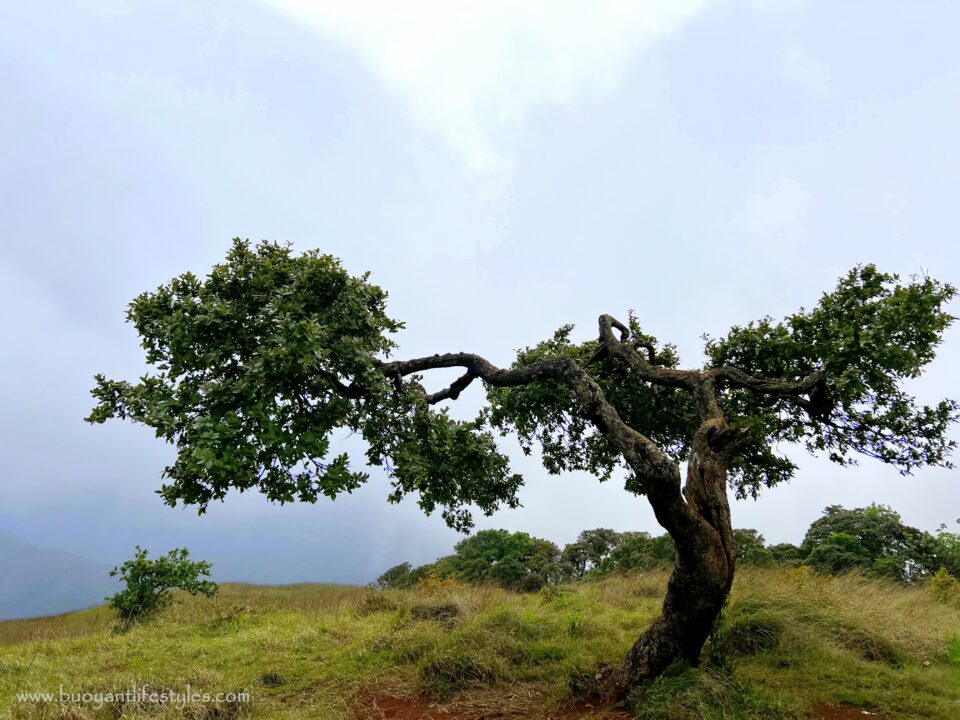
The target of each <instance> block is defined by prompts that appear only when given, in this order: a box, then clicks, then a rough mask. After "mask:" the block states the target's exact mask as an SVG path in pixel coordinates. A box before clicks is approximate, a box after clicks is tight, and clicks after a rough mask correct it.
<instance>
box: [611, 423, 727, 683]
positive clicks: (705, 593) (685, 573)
mask: <svg viewBox="0 0 960 720" xmlns="http://www.w3.org/2000/svg"><path fill="white" fill-rule="evenodd" d="M729 432H731V431H729V430H728V429H727V428H726V427H725V423H724V422H723V420H722V419H711V420H708V421H705V422H704V423H702V424H701V426H700V428H699V430H698V431H697V434H696V436H695V438H694V443H693V449H692V451H691V453H690V458H689V461H688V466H687V481H686V483H685V486H684V488H683V495H684V496H685V500H686V504H687V506H688V507H689V508H690V510H692V511H693V513H694V516H695V521H694V522H692V523H677V522H675V521H674V516H673V515H672V513H671V512H669V505H670V503H669V499H668V498H664V497H662V496H661V495H662V494H661V493H657V492H652V493H649V494H648V497H649V500H650V503H651V505H652V506H653V509H654V512H655V513H656V515H657V520H658V521H659V522H660V524H661V525H663V526H664V528H666V530H667V531H668V532H669V533H670V536H671V537H672V538H673V540H674V543H675V544H676V547H677V559H676V564H675V566H674V569H673V572H672V573H671V575H670V580H669V581H668V583H667V593H666V596H665V598H664V601H663V607H662V610H661V613H660V616H659V617H658V618H657V619H656V620H654V621H653V623H652V624H651V625H650V627H649V628H647V630H646V631H644V633H643V634H642V635H641V636H640V638H639V639H638V640H637V642H636V643H634V645H633V647H632V648H631V649H630V651H629V652H628V653H627V656H626V658H625V659H624V661H623V664H622V665H621V666H618V667H614V668H609V669H607V670H606V671H604V672H602V673H601V674H600V675H599V676H598V678H597V680H598V683H599V687H598V690H599V692H600V694H603V695H606V696H607V697H608V698H610V699H619V698H621V697H623V696H625V695H626V694H627V693H628V692H629V691H630V690H631V689H632V688H634V687H637V686H639V685H642V684H643V683H645V682H648V681H650V680H652V679H653V678H655V677H657V676H658V675H660V674H661V673H662V672H663V671H664V670H666V669H667V668H668V667H669V666H670V665H672V664H673V663H674V662H676V661H678V660H683V661H686V662H688V663H690V664H691V665H694V666H695V665H698V664H699V662H700V655H701V652H702V650H703V646H704V645H705V644H706V641H707V639H708V638H709V636H710V633H711V631H712V630H713V628H714V625H715V624H716V622H717V618H718V617H719V615H720V612H721V611H722V609H723V606H724V603H725V602H726V599H727V595H728V594H729V592H730V588H731V586H732V584H733V576H734V570H735V555H734V548H733V528H732V525H731V520H730V506H729V503H728V501H727V487H726V485H727V470H728V467H729V458H730V454H731V453H732V451H733V450H734V447H733V446H734V445H735V443H733V442H730V441H729V440H727V443H726V444H725V445H724V446H723V447H720V448H718V447H717V443H716V442H715V441H716V439H718V438H729V436H727V435H724V434H723V433H729Z"/></svg>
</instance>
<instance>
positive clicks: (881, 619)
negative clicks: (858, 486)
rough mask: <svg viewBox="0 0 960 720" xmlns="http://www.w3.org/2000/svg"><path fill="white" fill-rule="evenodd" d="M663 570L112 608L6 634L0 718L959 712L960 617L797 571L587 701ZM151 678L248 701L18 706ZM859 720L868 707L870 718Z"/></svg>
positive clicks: (232, 595)
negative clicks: (582, 689)
mask: <svg viewBox="0 0 960 720" xmlns="http://www.w3.org/2000/svg"><path fill="white" fill-rule="evenodd" d="M665 578H666V575H665V573H663V572H655V573H647V574H644V575H642V576H635V577H629V578H626V577H615V578H607V579H604V580H601V581H596V582H586V583H580V584H578V585H575V586H572V587H569V588H563V589H550V590H547V591H545V592H542V593H540V594H533V595H518V594H512V593H507V592H505V591H503V590H499V589H495V588H488V587H470V586H464V585H457V584H452V585H451V584H433V585H428V586H424V587H419V588H417V589H415V590H410V591H395V592H384V593H378V592H374V591H369V590H364V589H361V588H352V587H338V586H319V585H298V586H288V587H272V588H271V587H253V586H243V585H231V586H226V587H224V588H223V589H222V592H221V594H220V596H219V597H218V598H216V599H214V600H194V599H191V598H185V599H183V600H181V601H179V602H178V603H177V604H176V605H174V606H173V607H171V608H169V609H168V610H166V611H164V613H163V614H162V615H161V616H160V617H159V618H157V619H156V620H154V621H151V622H149V623H148V624H145V625H143V626H141V627H138V628H136V629H134V630H132V631H130V632H128V633H126V634H123V635H117V634H113V633H112V632H111V629H110V625H111V618H110V615H109V612H108V611H106V610H103V609H100V610H92V611H85V612H82V613H75V614H72V615H66V616H60V617H57V618H48V619H40V620H28V621H15V622H9V623H0V716H4V717H5V716H7V715H10V716H12V717H14V718H62V719H63V720H67V719H69V720H80V719H81V718H116V717H120V716H121V715H122V716H124V717H146V718H174V717H188V718H195V719H199V718H232V717H254V718H322V719H324V720H356V719H360V718H395V719H397V720H414V719H415V718H416V719H419V720H430V719H432V720H453V719H462V720H466V719H468V718H503V719H506V718H541V719H544V720H546V719H547V718H556V719H559V718H570V719H572V718H594V719H595V720H596V719H599V718H608V719H613V718H618V719H620V718H630V717H637V718H642V719H644V720H652V719H654V718H669V719H676V720H679V719H687V718H689V719H691V720H692V719H698V720H699V719H700V718H845V717H850V718H853V717H859V718H867V717H874V718H876V717H881V718H888V719H891V720H892V719H893V718H897V719H899V718H942V719H943V720H947V719H951V720H955V719H956V718H958V717H960V609H958V607H956V606H954V605H949V604H942V603H938V602H936V601H935V600H934V599H933V597H932V596H931V595H930V594H929V593H928V592H926V591H925V590H924V589H923V588H903V587H899V586H895V585H892V584H887V583H881V582H877V581H871V580H866V579H863V578H860V577H855V576H850V577H841V578H834V579H823V578H817V577H813V576H810V575H808V574H806V573H804V572H802V571H784V570H755V569H747V570H744V571H743V572H741V573H740V575H739V578H738V581H737V585H736V587H735V590H734V594H733V598H732V600H731V602H730V606H729V609H728V611H727V612H726V615H725V620H724V624H723V626H722V627H721V629H720V631H719V633H718V635H717V637H716V638H715V640H714V643H713V648H712V650H711V653H710V654H711V656H712V658H713V660H712V663H711V664H709V665H708V666H707V667H706V668H705V669H701V670H699V671H692V670H686V671H683V670H678V671H677V672H675V673H672V674H671V675H670V676H669V677H666V678H663V679H662V680H660V681H659V682H657V683H655V684H654V685H652V686H651V687H649V688H648V689H647V690H646V691H645V692H644V693H642V694H641V695H638V696H637V697H634V698H633V701H634V703H635V708H636V709H635V710H634V711H633V712H632V713H629V714H628V713H627V712H626V711H624V710H623V709H620V708H599V707H592V706H590V705H589V703H586V702H584V701H577V700H575V699H574V698H573V696H572V694H571V690H570V688H571V686H574V687H575V686H576V685H577V682H578V679H580V678H582V677H583V676H584V674H585V673H588V672H589V671H590V669H591V668H593V667H595V665H596V664H597V663H598V662H604V661H615V660H617V659H618V658H619V657H621V656H622V655H623V654H624V652H625V651H626V649H627V648H628V647H629V645H630V643H631V642H632V641H633V640H634V639H635V638H636V636H637V634H638V633H639V632H640V631H641V630H642V629H643V628H644V626H645V625H646V624H647V623H648V622H650V620H651V619H652V618H653V617H654V616H655V615H656V613H657V609H658V605H659V600H660V596H661V593H662V588H663V585H664V582H665ZM61 685H62V686H63V688H64V690H65V691H67V692H73V693H80V692H88V693H96V692H101V693H104V692H110V691H121V690H125V689H127V688H130V687H131V686H143V685H149V686H150V690H151V691H161V690H164V689H170V690H174V691H177V692H183V691H184V690H185V689H186V688H187V686H189V687H190V688H191V690H192V691H199V692H210V693H211V694H213V693H220V692H223V693H230V692H237V691H245V692H246V693H248V694H249V700H248V701H244V702H236V701H234V702H219V703H218V702H213V701H212V700H208V701H207V702H203V701H198V702H193V703H189V704H186V705H185V706H184V707H176V706H175V705H183V703H182V702H173V703H168V704H166V705H157V704H154V703H151V702H149V701H141V702H131V703H127V704H126V705H122V704H119V703H108V704H106V705H104V706H103V707H100V708H95V707H93V706H92V705H93V703H86V704H73V705H68V706H61V705H60V703H59V702H56V701H49V702H48V701H43V700H30V701H26V700H23V701H17V700H16V699H15V695H16V693H18V692H21V693H22V692H29V691H48V692H54V693H56V692H58V688H59V687H60V686H61ZM863 710H866V711H868V712H870V713H874V715H864V714H863V712H862V711H863Z"/></svg>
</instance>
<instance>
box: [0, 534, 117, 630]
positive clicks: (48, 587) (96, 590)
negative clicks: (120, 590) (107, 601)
mask: <svg viewBox="0 0 960 720" xmlns="http://www.w3.org/2000/svg"><path fill="white" fill-rule="evenodd" d="M109 569H110V568H108V567H107V566H105V565H99V564H97V563H95V562H92V561H90V560H87V559H86V558H82V557H79V556H77V555H73V554H72V553H69V552H67V551H65V550H60V549H58V548H46V547H38V546H36V545H31V544H30V543H28V542H25V541H24V540H21V539H20V538H18V537H16V536H14V535H11V534H10V533H8V532H6V531H4V530H0V620H10V619H13V618H24V617H36V616H39V615H56V614H59V613H63V612H69V611H71V610H81V609H83V608H88V607H92V606H94V605H100V604H102V603H103V599H104V597H105V596H107V595H111V594H113V593H115V592H116V591H117V587H118V585H117V581H116V580H114V579H113V578H111V577H110V576H109V575H108V574H107V572H108V571H109Z"/></svg>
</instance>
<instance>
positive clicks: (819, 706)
mask: <svg viewBox="0 0 960 720" xmlns="http://www.w3.org/2000/svg"><path fill="white" fill-rule="evenodd" d="M810 720H884V719H883V716H881V715H880V714H879V713H875V712H873V711H871V710H864V709H862V708H858V707H853V706H852V705H827V704H826V703H814V704H813V713H812V714H811V715H810Z"/></svg>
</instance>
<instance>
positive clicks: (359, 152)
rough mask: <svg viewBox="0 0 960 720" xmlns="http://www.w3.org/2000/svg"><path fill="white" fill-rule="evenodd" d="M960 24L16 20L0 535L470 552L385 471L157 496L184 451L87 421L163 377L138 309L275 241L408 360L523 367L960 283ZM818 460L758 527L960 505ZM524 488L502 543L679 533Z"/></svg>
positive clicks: (830, 17)
mask: <svg viewBox="0 0 960 720" xmlns="http://www.w3.org/2000/svg"><path fill="white" fill-rule="evenodd" d="M957 28H960V8H957V6H956V4H955V3H952V2H934V1H933V0H930V1H929V2H922V3H921V2H917V3H904V2H875V1H871V2H866V1H865V2H845V3H837V2H804V1H803V0H799V1H791V2H787V1H784V2H774V1H773V0H771V1H770V2H759V1H758V2H752V3H751V2H742V3H735V2H679V1H677V0H663V1H655V2H652V1H648V2H642V3H641V2H622V3H620V2H617V3H615V2H600V1H597V2H589V3H587V2H582V3H568V2H560V1H559V0H552V1H550V2H546V1H544V2H524V3H517V2H505V1H504V2H500V1H494V0H488V1H477V2H464V3H450V2H418V1H416V0H408V2H404V3H388V2H382V3H380V2H362V1H359V0H353V1H352V2H350V3H346V2H339V1H333V2H307V1H306V0H304V1H302V2H298V1H297V0H270V1H264V2H242V1H236V0H234V1H231V2H196V3H187V2H176V1H173V0H162V1H157V2H134V1H127V0H109V1H106V0H105V1H103V2H97V1H96V0H84V1H83V2H75V3H56V2H46V1H44V0H38V1H36V2H29V3H28V2H9V3H2V4H0V103H2V105H0V153H2V162H0V218H2V223H3V230H2V240H0V242H2V246H0V307H2V308H3V310H2V313H3V314H2V318H0V320H2V323H0V333H2V335H0V371H2V374H0V378H2V379H0V407H2V411H0V438H2V440H0V528H3V529H5V530H8V531H10V532H13V533H15V534H17V535H19V536H20V537H22V538H24V539H26V540H28V541H30V542H33V543H36V544H41V545H53V546H59V547H63V548H67V549H70V550H71V551H73V552H75V553H78V554H82V555H85V556H88V557H90V558H92V559H95V560H98V561H100V562H108V563H109V562H116V561H119V560H122V559H124V558H125V557H127V556H129V555H130V553H131V548H132V546H133V545H134V544H138V543H139V544H141V545H147V546H149V547H150V548H151V549H153V550H155V551H165V550H167V549H169V548H171V547H174V546H179V545H187V546H189V547H190V548H191V550H192V551H193V552H194V554H195V555H197V556H200V557H203V558H206V559H209V560H212V561H213V562H214V565H215V574H216V576H217V577H218V578H220V579H245V580H254V581H269V582H287V581H295V580H318V581H321V580H327V581H332V580H338V581H353V582H366V581H368V580H370V579H372V578H373V577H375V576H376V575H377V574H378V573H379V572H380V571H381V570H383V569H384V568H386V567H387V566H389V565H392V564H394V563H396V562H400V561H401V560H411V561H413V562H415V563H420V562H425V561H428V560H432V559H433V558H435V557H436V556H437V555H439V554H443V553H446V552H448V551H449V549H450V547H451V546H452V544H453V543H454V542H455V541H456V539H457V536H456V534H455V533H453V532H452V531H450V530H448V529H446V527H445V526H444V525H443V523H442V520H440V518H439V517H432V518H426V517H424V516H423V515H422V513H421V512H420V510H419V509H418V508H417V507H416V504H415V502H413V501H406V502H404V503H402V504H401V505H399V506H392V505H388V504H386V502H385V497H386V494H387V492H388V488H387V483H386V482H385V480H384V479H383V477H382V476H381V475H380V474H378V471H374V472H373V477H372V479H371V481H370V483H369V484H368V485H367V486H365V487H364V488H362V489H361V490H360V491H358V492H356V493H354V495H352V496H349V497H344V498H342V499H339V500H337V501H336V503H329V502H321V503H318V504H317V505H315V506H285V507H276V506H271V505H269V504H268V503H267V502H266V501H265V500H263V499H261V498H259V497H257V496H251V495H244V496H231V497H229V498H228V500H227V502H226V503H225V504H224V505H218V506H215V507H212V508H211V510H210V512H209V513H208V514H207V515H206V516H204V517H197V516H196V514H195V513H194V512H193V511H192V510H189V509H187V510H183V509H170V508H168V507H166V506H164V505H163V504H162V503H161V501H160V500H159V498H158V497H157V496H156V495H155V494H154V490H156V489H157V488H158V487H159V486H160V484H161V480H160V472H161V470H162V468H163V466H164V465H165V464H166V463H167V462H169V460H170V459H171V451H170V448H168V447H166V446H165V445H163V443H162V442H161V441H159V440H156V439H154V438H153V436H152V433H151V432H150V431H149V430H145V429H143V428H137V427H133V426H129V425H125V424H122V423H119V422H114V423H111V424H108V425H105V426H95V427H91V426H88V425H86V424H85V423H84V422H83V420H82V419H83V417H84V416H85V415H86V414H87V412H88V411H89V409H90V407H91V398H90V396H89V389H90V387H91V385H92V376H93V374H94V373H96V372H104V373H106V374H107V375H108V376H111V377H123V378H129V379H134V378H136V377H137V376H139V375H140V374H141V373H142V372H144V369H145V368H144V366H143V364H142V355H141V351H140V348H139V346H138V340H137V338H136V335H135V333H134V331H133V330H132V328H130V327H128V326H126V325H125V324H124V323H123V316H124V311H125V306H126V304H127V303H128V302H129V301H130V300H131V299H132V298H133V297H134V296H135V295H137V294H138V293H139V292H141V291H143V290H145V289H152V288H154V287H156V286H157V285H159V284H160V283H162V282H165V281H167V280H169V279H170V278H171V277H173V276H174V275H177V274H180V273H182V272H185V271H187V270H191V271H193V272H195V273H197V274H203V273H205V272H206V271H207V270H208V269H209V267H210V266H211V265H212V264H213V263H215V262H217V261H218V260H220V259H221V258H222V257H223V255H224V253H225V251H226V250H227V248H228V246H229V242H230V238H232V237H234V236H241V237H248V238H251V239H255V240H256V239H262V238H265V239H271V240H277V241H289V242H291V243H293V244H294V247H295V248H296V249H298V250H306V249H308V248H314V247H316V248H320V249H321V250H322V251H324V252H328V253H332V254H334V255H337V256H339V257H341V258H342V259H343V261H344V263H345V265H346V267H347V268H348V269H349V270H351V271H352V272H354V273H356V274H359V273H361V272H363V271H365V270H370V271H372V272H373V279H374V281H375V282H377V283H378V284H380V285H382V286H383V287H385V288H386V289H387V290H388V291H389V292H390V295H391V303H390V310H391V313H392V315H393V316H394V317H397V318H399V319H402V320H404V321H405V322H406V323H407V328H408V329H407V330H406V331H404V332H403V333H402V335H401V337H400V342H401V352H400V355H401V356H403V355H414V354H422V353H427V352H430V353H432V352H444V351H453V350H471V351H476V352H479V353H482V354H484V355H486V356H487V357H489V358H490V359H492V360H494V361H495V362H500V363H507V362H509V361H510V359H511V357H512V354H513V350H514V349H515V348H518V347H521V346H525V345H528V344H532V343H534V342H536V341H538V340H540V339H542V338H544V337H545V336H547V335H549V334H550V333H551V332H552V331H553V330H554V329H555V328H556V327H558V326H560V325H561V324H564V323H568V322H573V323H575V324H576V325H577V328H578V330H577V332H578V333H579V337H582V338H588V337H592V336H593V335H594V334H595V332H596V318H597V316H598V315H599V314H601V313H612V314H615V315H619V316H621V317H623V316H625V315H626V312H627V310H628V309H629V308H635V309H636V311H637V313H638V315H639V317H640V319H641V322H642V324H643V325H644V327H645V328H646V329H647V330H648V331H649V332H652V333H654V334H655V335H657V336H658V337H660V338H661V340H664V341H672V342H674V343H676V344H677V345H678V346H679V348H680V351H681V354H682V357H683V358H684V360H685V362H686V363H687V364H688V365H690V366H697V365H699V364H700V363H701V362H702V360H703V358H702V354H701V351H702V341H701V340H700V336H701V335H702V334H703V333H705V332H708V333H711V334H713V335H721V334H723V333H724V332H725V331H726V330H727V328H729V326H730V325H732V324H735V323H743V322H746V321H748V320H750V319H752V318H758V317H760V316H763V315H765V314H771V315H774V316H782V315H784V314H786V313H788V312H791V311H793V310H796V309H797V308H798V307H799V306H801V305H806V306H809V305H812V304H813V303H815V302H816V301H817V298H818V296H819V294H820V293H821V292H822V291H823V290H828V289H830V288H831V287H832V286H833V284H834V282H835V280H836V278H837V277H838V276H839V275H840V274H842V273H843V272H844V271H846V270H847V269H848V268H850V267H851V266H853V265H855V264H857V263H861V262H875V263H877V264H878V265H879V266H880V267H881V268H882V269H884V270H888V271H894V272H899V273H902V274H904V275H909V274H912V273H918V272H928V273H929V274H931V275H933V276H934V277H937V278H939V279H942V280H946V281H950V282H953V283H960V277H958V275H957V268H958V259H960V251H958V249H957V247H958V243H957V239H958V238H957V236H958V207H960V205H958V202H957V188H958V187H960V163H958V158H960V133H958V131H957V128H960V44H958V43H957ZM954 312H956V308H954ZM958 361H960V332H958V331H957V329H953V330H952V331H951V332H950V333H949V334H948V336H947V340H946V343H945V345H944V347H943V350H942V353H941V357H940V359H939V360H938V361H937V363H936V364H935V365H934V366H933V367H932V368H931V370H930V372H929V373H928V375H927V377H925V378H924V379H923V380H922V381H920V382H918V383H917V385H916V386H915V390H916V392H917V394H918V395H919V396H920V397H921V398H922V399H926V400H930V401H932V400H936V399H939V398H940V397H942V396H944V395H946V396H951V397H955V398H956V397H960V381H958V379H957V376H956V375H955V374H953V373H951V372H950V371H949V370H950V368H951V367H953V368H956V367H958V366H960V362H958ZM468 395H469V397H466V396H465V397H464V398H463V399H462V403H461V404H462V405H463V407H462V408H458V410H457V412H458V413H460V412H462V413H466V412H468V411H472V410H474V409H475V408H476V407H477V403H478V402H479V401H480V397H481V395H482V393H481V392H480V388H479V387H472V388H471V389H470V392H469V393H468ZM954 436H955V437H956V436H957V434H956V433H954ZM505 447H507V448H509V449H510V452H511V454H513V455H514V456H515V457H516V456H518V455H519V453H518V452H516V445H515V443H514V442H513V441H506V443H505ZM797 456H798V457H799V458H800V464H801V470H800V472H799V474H798V477H797V478H796V480H794V481H793V482H792V483H791V484H790V485H785V486H782V487H778V488H776V489H774V490H771V491H768V492H766V493H765V495H764V496H763V497H762V499H761V500H760V501H759V502H752V501H750V502H743V503H736V505H735V507H734V510H733V512H734V524H735V525H736V526H740V527H755V528H757V529H759V530H760V531H761V532H762V533H764V534H765V535H766V537H767V539H768V540H770V541H777V542H781V541H791V542H799V540H800V539H801V537H802V534H803V532H804V530H805V529H806V527H807V526H808V525H809V524H810V522H811V521H813V520H814V519H815V518H816V517H817V516H818V515H819V513H820V512H821V510H822V509H823V508H824V507H825V506H826V505H830V504H838V503H839V504H844V505H847V506H862V505H865V504H868V503H870V502H873V501H876V502H881V503H886V504H889V505H892V506H893V507H894V508H895V509H897V510H898V511H900V512H901V513H902V514H903V516H904V519H905V520H906V521H907V522H908V523H910V524H912V525H916V526H919V527H921V528H924V529H927V530H935V529H936V527H937V526H938V525H939V524H940V523H951V524H952V523H953V522H954V520H955V519H956V518H957V517H958V515H960V490H958V486H957V473H956V472H954V471H947V470H939V469H934V470H925V471H923V472H918V473H917V474H916V475H915V476H913V477H911V478H906V479H904V478H901V477H900V476H899V475H898V474H897V472H896V471H895V470H892V469H890V468H886V467H883V466H881V465H880V464H879V463H876V462H874V461H870V460H866V459H865V460H864V462H863V463H862V465H861V466H860V467H858V468H854V469H847V470H843V469H839V468H836V467H835V466H832V465H830V464H829V463H828V462H826V461H825V460H818V459H813V458H808V457H807V456H805V455H803V454H801V453H797ZM517 466H518V467H519V468H520V469H521V470H523V471H524V473H525V475H526V478H527V484H526V486H525V488H524V489H523V491H522V493H521V499H522V502H523V504H524V507H523V508H522V509H520V510H513V511H503V512H500V513H498V514H496V515H495V516H493V517H492V518H480V520H479V522H478V525H479V526H480V527H505V528H509V529H516V530H520V529H522V530H527V531H529V532H532V533H534V534H536V535H539V536H543V537H547V538H549V539H552V540H554V541H556V542H560V543H563V542H568V541H570V540H572V539H573V537H574V536H575V535H576V534H577V532H578V531H580V530H581V529H584V528H591V527H612V528H616V529H620V530H641V529H643V530H650V531H657V530H658V529H657V527H656V524H655V522H654V520H653V516H652V513H651V512H650V510H649V508H648V507H647V505H646V503H645V501H644V500H643V499H642V498H635V497H633V496H630V495H627V494H626V493H624V491H623V490H622V489H621V487H619V486H618V483H617V482H614V481H611V482H609V483H606V484H604V485H599V484H598V483H597V481H596V480H594V479H592V478H590V477H587V476H583V475H569V476H562V477H551V476H548V475H547V474H546V473H545V472H544V471H542V470H541V469H540V468H539V466H538V465H537V464H536V463H535V462H533V461H530V460H525V459H523V458H522V457H518V458H517ZM952 527H954V528H956V526H955V525H952Z"/></svg>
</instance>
